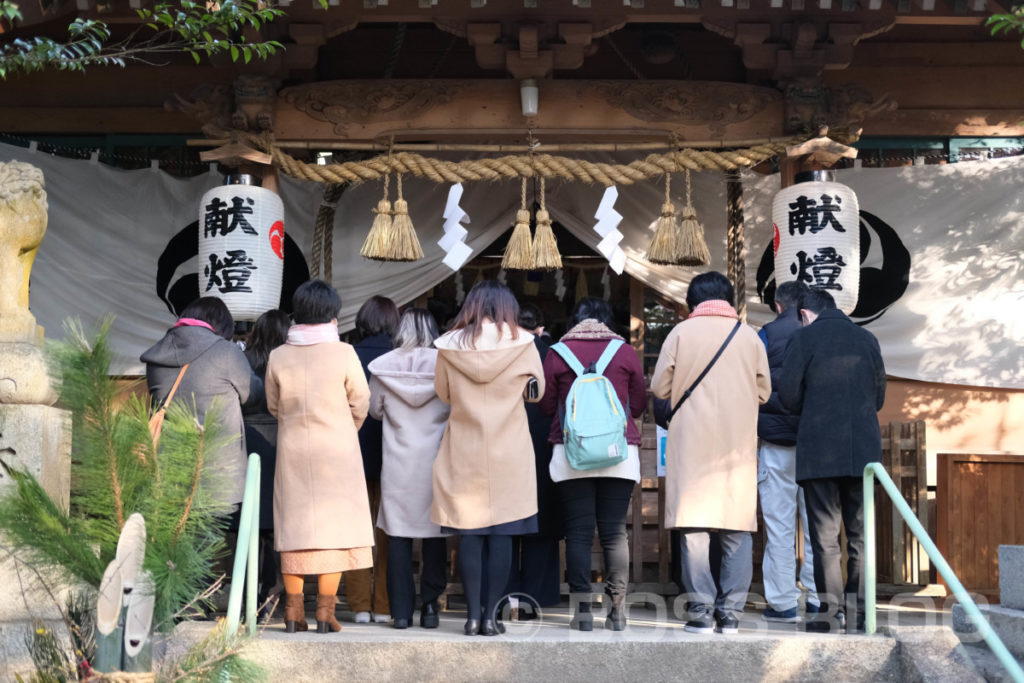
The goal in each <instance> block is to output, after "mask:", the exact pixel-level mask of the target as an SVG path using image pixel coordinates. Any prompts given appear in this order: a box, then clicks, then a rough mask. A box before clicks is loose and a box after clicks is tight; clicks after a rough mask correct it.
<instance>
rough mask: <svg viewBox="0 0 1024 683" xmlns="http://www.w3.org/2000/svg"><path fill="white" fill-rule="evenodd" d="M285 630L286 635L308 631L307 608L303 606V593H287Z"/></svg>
mask: <svg viewBox="0 0 1024 683" xmlns="http://www.w3.org/2000/svg"><path fill="white" fill-rule="evenodd" d="M284 597H285V600H284V630H285V633H295V632H296V631H308V630H309V626H308V625H307V624H306V607H305V605H303V604H302V593H294V594H292V593H285V596H284Z"/></svg>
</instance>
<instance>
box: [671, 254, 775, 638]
mask: <svg viewBox="0 0 1024 683" xmlns="http://www.w3.org/2000/svg"><path fill="white" fill-rule="evenodd" d="M733 297H734V294H733V287H732V284H730V283H729V280H728V279H727V278H726V277H725V276H724V275H722V274H721V273H716V272H710V273H704V274H703V275H698V276H697V277H695V278H694V279H693V281H692V282H691V283H690V288H689V290H688V291H687V293H686V304H687V306H689V308H690V316H689V317H688V318H687V319H686V320H684V321H683V322H681V323H679V324H678V325H676V326H675V328H674V329H673V330H672V331H671V332H670V333H669V335H668V337H667V338H666V339H665V343H664V344H663V345H662V347H661V354H660V355H659V356H658V363H657V366H656V367H655V369H654V379H653V381H652V383H651V390H652V391H653V392H654V395H655V396H657V397H658V398H667V399H670V402H671V405H672V406H673V408H675V407H676V406H678V409H677V410H676V412H675V414H674V416H673V417H672V418H671V422H670V423H669V428H668V430H669V431H668V442H667V446H666V452H665V488H666V492H665V525H666V526H667V527H669V528H678V529H680V530H681V534H680V535H681V537H682V552H681V557H680V566H681V570H682V584H683V586H684V587H685V588H686V592H687V596H686V599H687V600H688V602H690V604H691V609H690V612H691V617H692V618H691V620H690V621H688V622H687V624H686V627H685V628H686V630H687V631H690V632H691V633H710V632H711V631H718V632H719V633H727V634H728V633H736V632H737V631H738V629H739V616H740V614H742V612H743V605H744V603H746V600H747V590H748V589H749V588H750V578H751V574H752V572H753V557H752V549H753V541H752V539H751V536H750V532H752V531H754V530H756V529H757V517H756V515H757V409H758V405H759V404H761V403H764V402H765V401H766V400H768V395H769V393H770V392H771V381H770V379H769V376H770V375H769V369H768V356H767V355H766V353H765V350H764V344H762V343H761V340H760V339H758V338H757V334H756V333H755V332H754V331H753V330H752V329H750V328H749V327H747V326H746V325H742V324H740V323H739V320H738V316H737V314H736V310H735V309H734V308H733V301H734V298H733ZM730 335H731V337H730ZM727 339H728V342H726V340H727ZM723 345H724V347H723ZM719 349H722V351H721V355H720V356H719V357H718V358H717V360H715V361H714V363H713V364H712V359H713V358H715V356H716V354H717V352H718V351H719ZM709 366H710V368H709ZM708 368H709V369H708ZM705 369H707V374H705V375H704V376H703V378H702V379H700V380H699V381H698V377H700V376H701V375H702V374H703V373H704V371H705ZM688 392H689V395H687V393H688ZM684 395H687V396H686V399H685V400H683V401H682V402H681V399H683V397H684ZM711 532H717V535H718V539H719V542H720V544H721V547H722V564H721V571H720V574H719V584H720V586H721V589H720V590H719V589H718V588H716V586H715V581H714V578H713V576H712V572H711V565H710V561H709V546H710V542H711Z"/></svg>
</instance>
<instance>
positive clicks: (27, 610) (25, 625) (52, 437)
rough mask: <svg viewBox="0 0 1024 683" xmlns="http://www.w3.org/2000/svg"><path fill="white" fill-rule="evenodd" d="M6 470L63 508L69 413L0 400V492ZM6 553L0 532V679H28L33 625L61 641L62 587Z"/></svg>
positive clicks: (7, 480) (9, 485) (4, 489)
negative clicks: (24, 476)
mask: <svg viewBox="0 0 1024 683" xmlns="http://www.w3.org/2000/svg"><path fill="white" fill-rule="evenodd" d="M10 346H12V345H8V344H5V345H3V347H4V348H9V347H10ZM25 346H31V345H28V344H26V345H25ZM4 358H5V360H4V363H3V368H4V373H3V374H4V375H8V374H10V373H9V372H8V367H9V366H8V364H7V362H6V358H7V356H5V357H4ZM9 469H11V470H25V471H27V472H30V473H31V474H32V475H33V476H35V478H36V479H37V480H38V481H39V483H40V484H41V485H42V487H43V488H44V489H45V490H46V492H47V493H48V494H49V495H50V497H51V498H53V500H54V502H55V503H57V504H58V505H60V506H61V507H63V508H65V509H66V508H67V507H68V502H69V497H70V478H71V413H70V412H68V411H66V410H61V409H59V408H53V407H50V406H42V405H18V404H0V496H3V495H6V494H7V493H8V492H9V491H10V490H11V489H13V488H14V482H13V481H12V479H11V477H10V474H9V473H8V470H9ZM11 552H13V553H14V554H15V555H17V553H18V549H17V548H11V547H9V544H7V543H6V542H5V539H4V538H3V537H2V536H0V680H15V678H14V676H15V674H20V675H22V677H23V678H25V679H26V680H28V678H29V675H30V674H31V673H32V671H33V666H32V658H31V656H30V654H29V650H28V643H29V642H30V640H31V637H32V634H33V631H34V630H35V629H36V628H37V627H38V625H39V624H40V623H41V624H42V626H43V627H44V628H47V629H51V630H53V631H54V632H55V633H56V634H57V635H58V637H59V639H60V640H61V641H64V640H65V635H66V629H65V628H64V622H63V621H62V620H61V616H60V609H63V608H64V606H65V603H66V601H67V593H68V591H67V589H64V590H59V589H58V588H57V586H58V585H59V582H57V581H54V580H52V578H53V577H45V575H44V577H43V579H42V580H41V578H40V576H39V575H38V574H37V573H36V572H35V571H33V569H32V568H30V567H29V566H27V565H26V564H24V563H23V562H20V561H18V560H16V559H14V558H12V556H11ZM44 580H45V581H46V585H45V586H44V584H43V581H44ZM58 607H59V608H60V609H58Z"/></svg>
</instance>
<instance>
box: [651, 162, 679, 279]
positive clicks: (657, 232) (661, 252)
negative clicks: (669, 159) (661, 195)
mask: <svg viewBox="0 0 1024 683" xmlns="http://www.w3.org/2000/svg"><path fill="white" fill-rule="evenodd" d="M670 183H671V175H669V174H668V173H666V174H665V203H664V204H662V205H661V216H660V217H659V218H658V222H657V224H656V226H655V228H654V239H652V240H651V246H650V247H648V248H647V260H648V261H650V262H651V263H660V264H663V265H669V266H674V265H677V264H678V263H679V254H680V242H681V239H682V234H681V231H680V228H679V225H678V224H677V223H676V207H675V205H673V204H672V200H671V185H670Z"/></svg>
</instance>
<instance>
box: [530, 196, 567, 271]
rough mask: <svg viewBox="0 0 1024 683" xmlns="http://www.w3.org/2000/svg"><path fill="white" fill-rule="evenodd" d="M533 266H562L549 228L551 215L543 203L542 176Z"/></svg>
mask: <svg viewBox="0 0 1024 683" xmlns="http://www.w3.org/2000/svg"><path fill="white" fill-rule="evenodd" d="M533 267H534V268H536V269H537V270H558V269H559V268H561V267H562V254H561V253H559V251H558V241H557V240H556V239H555V232H554V230H552V229H551V216H550V215H549V214H548V210H547V206H546V205H545V204H544V178H541V179H540V210H539V211H537V230H536V231H535V232H534V235H533Z"/></svg>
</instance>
